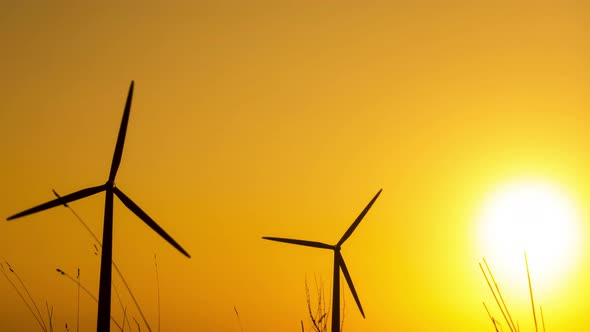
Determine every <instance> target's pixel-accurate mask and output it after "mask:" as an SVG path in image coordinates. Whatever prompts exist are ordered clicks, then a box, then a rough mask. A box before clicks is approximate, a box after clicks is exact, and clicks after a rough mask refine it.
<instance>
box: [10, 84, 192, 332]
mask: <svg viewBox="0 0 590 332" xmlns="http://www.w3.org/2000/svg"><path fill="white" fill-rule="evenodd" d="M133 85H134V82H133V81H131V85H130V86H129V93H128V95H127V102H126V103H125V110H124V111H123V119H122V120H121V127H120V128H119V136H118V137H117V144H116V145H115V153H114V155H113V161H112V163H111V171H110V173H109V177H108V179H107V182H106V183H105V184H102V185H99V186H96V187H89V188H85V189H82V190H79V191H76V192H74V193H71V194H68V195H65V196H63V197H58V198H57V199H54V200H52V201H49V202H47V203H43V204H41V205H38V206H35V207H33V208H30V209H28V210H25V211H23V212H19V213H17V214H15V215H13V216H10V217H8V218H7V220H12V219H16V218H20V217H24V216H26V215H29V214H33V213H36V212H40V211H43V210H47V209H50V208H52V207H55V206H58V205H64V204H67V203H70V202H73V201H76V200H79V199H82V198H85V197H88V196H91V195H94V194H98V193H100V192H102V191H104V192H105V205H104V226H103V234H102V256H101V260H100V285H99V290H98V325H97V331H98V332H109V331H110V316H111V271H112V266H111V263H112V257H113V196H114V195H116V196H117V197H118V198H119V200H121V202H122V203H123V204H124V205H125V206H126V207H127V208H128V209H129V210H131V211H132V212H133V213H135V215H136V216H138V217H139V219H141V220H142V221H143V222H144V223H146V225H148V226H149V227H150V228H151V229H152V230H154V231H155V232H156V233H158V234H159V235H160V236H161V237H163V238H164V239H165V240H166V241H168V243H170V244H171V245H172V246H173V247H174V248H176V249H177V250H178V251H180V252H181V253H182V254H184V255H185V256H186V257H188V258H190V255H189V254H188V253H187V252H186V251H185V250H184V249H183V248H182V247H181V246H180V245H179V244H178V243H177V242H176V241H175V240H174V239H173V238H172V237H171V236H170V235H168V233H166V231H164V230H163V229H162V228H161V227H160V226H159V225H158V224H157V223H156V222H155V221H154V220H153V219H152V218H151V217H150V216H148V215H147V213H145V212H144V211H143V210H142V209H141V208H140V207H139V206H138V205H137V204H135V203H134V202H133V201H132V200H131V198H129V197H128V196H127V195H125V194H124V193H123V192H122V191H121V189H119V188H117V186H116V185H115V176H116V175H117V170H118V169H119V164H120V163H121V157H122V155H123V145H124V144H125V133H126V132H127V123H128V122H129V112H130V110H131V99H132V97H133Z"/></svg>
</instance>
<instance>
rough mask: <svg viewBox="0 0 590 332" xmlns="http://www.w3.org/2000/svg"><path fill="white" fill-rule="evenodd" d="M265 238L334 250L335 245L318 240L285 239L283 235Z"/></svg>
mask: <svg viewBox="0 0 590 332" xmlns="http://www.w3.org/2000/svg"><path fill="white" fill-rule="evenodd" d="M262 238H263V239H265V240H270V241H277V242H285V243H291V244H298V245H300V246H306V247H314V248H322V249H331V250H334V246H331V245H329V244H325V243H322V242H316V241H305V240H295V239H285V238H282V237H269V236H263V237H262Z"/></svg>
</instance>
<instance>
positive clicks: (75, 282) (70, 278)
mask: <svg viewBox="0 0 590 332" xmlns="http://www.w3.org/2000/svg"><path fill="white" fill-rule="evenodd" d="M55 270H56V271H57V273H59V274H61V275H62V276H65V277H67V278H68V279H69V280H70V281H72V282H73V283H74V284H77V285H78V287H79V288H80V289H82V290H83V291H84V292H86V294H88V296H90V298H92V299H93V300H94V301H95V302H96V303H98V298H97V297H96V296H95V295H94V294H92V293H91V292H90V291H89V290H88V288H86V287H85V286H84V285H82V283H80V282H78V281H76V279H74V278H73V277H72V276H71V275H69V274H68V273H67V272H65V271H64V270H62V269H59V268H58V269H55ZM111 321H112V322H113V323H114V324H115V325H116V326H117V327H118V328H119V330H122V327H121V325H120V324H119V322H117V321H116V320H115V318H114V317H113V315H111Z"/></svg>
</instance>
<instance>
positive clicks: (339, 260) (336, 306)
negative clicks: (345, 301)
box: [262, 189, 383, 332]
mask: <svg viewBox="0 0 590 332" xmlns="http://www.w3.org/2000/svg"><path fill="white" fill-rule="evenodd" d="M381 190H383V189H379V191H378V192H377V194H376V195H375V197H373V199H372V200H371V201H370V202H369V204H367V206H366V207H365V209H364V210H363V211H362V212H361V214H359V216H358V217H357V218H356V220H355V221H354V222H353V223H352V225H350V227H349V228H348V230H347V231H346V232H345V233H344V235H342V237H341V238H340V240H339V241H338V243H336V244H335V245H329V244H326V243H322V242H316V241H307V240H295V239H286V238H281V237H268V236H263V237H262V238H263V239H265V240H271V241H278V242H285V243H291V244H297V245H301V246H306V247H314V248H321V249H329V250H333V251H334V280H333V282H332V283H333V285H332V332H340V270H342V273H344V278H345V279H346V282H347V283H348V288H350V292H351V293H352V296H353V297H354V300H355V301H356V305H357V306H358V308H359V310H360V312H361V315H363V318H364V317H365V312H364V311H363V307H362V306H361V301H360V300H359V297H358V295H357V293H356V290H355V289H354V284H353V283H352V278H351V277H350V273H348V269H347V268H346V264H345V263H344V258H343V257H342V254H341V253H340V247H341V246H342V244H343V243H344V241H346V240H347V239H348V238H349V237H350V235H352V232H354V230H355V229H356V227H357V226H358V225H359V224H360V222H361V220H363V218H364V217H365V215H366V214H367V212H368V211H369V209H370V208H371V206H372V205H373V203H375V201H376V200H377V197H379V194H381Z"/></svg>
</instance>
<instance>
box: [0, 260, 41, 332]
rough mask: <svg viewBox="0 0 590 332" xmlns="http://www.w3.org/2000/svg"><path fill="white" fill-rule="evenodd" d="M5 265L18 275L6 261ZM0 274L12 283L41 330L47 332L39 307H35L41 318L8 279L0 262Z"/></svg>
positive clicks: (9, 280)
mask: <svg viewBox="0 0 590 332" xmlns="http://www.w3.org/2000/svg"><path fill="white" fill-rule="evenodd" d="M5 263H6V265H7V266H8V269H9V270H10V272H12V273H14V274H16V273H15V272H14V270H13V269H12V267H11V266H10V264H8V262H6V261H5ZM0 272H2V274H3V275H4V277H5V278H6V280H8V282H9V283H10V285H11V286H12V288H13V289H14V290H15V291H16V293H17V294H18V296H19V297H20V299H21V300H22V301H23V303H24V304H25V305H26V306H27V309H29V312H30V313H31V315H33V317H35V321H36V322H37V323H38V324H39V326H40V327H41V330H43V331H44V332H47V327H46V326H45V323H44V322H43V316H41V313H40V312H39V308H37V306H36V305H35V307H36V308H37V313H38V314H39V316H37V314H36V313H35V311H33V308H32V307H31V305H30V304H29V302H28V301H27V300H26V299H25V297H24V296H23V294H22V293H21V291H20V290H19V289H18V287H17V286H16V285H15V284H14V282H13V281H12V280H11V279H10V278H9V277H8V275H7V274H6V271H5V270H4V265H3V264H2V263H1V262H0ZM33 304H34V301H33Z"/></svg>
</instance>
